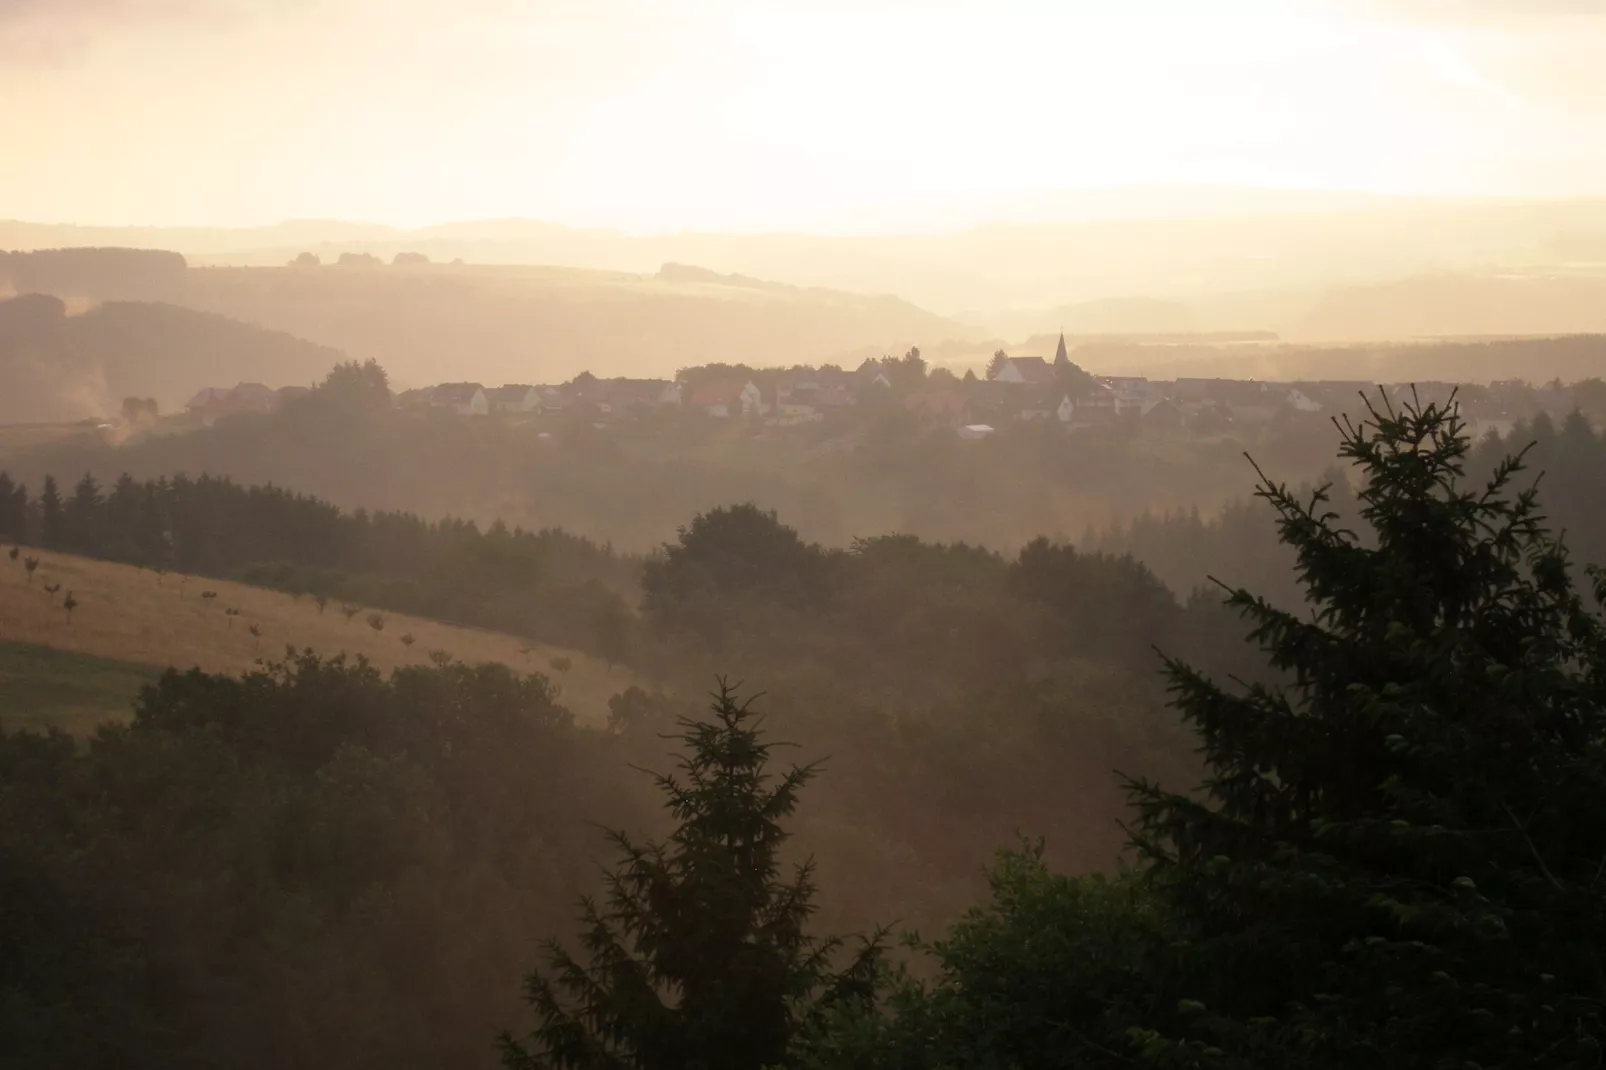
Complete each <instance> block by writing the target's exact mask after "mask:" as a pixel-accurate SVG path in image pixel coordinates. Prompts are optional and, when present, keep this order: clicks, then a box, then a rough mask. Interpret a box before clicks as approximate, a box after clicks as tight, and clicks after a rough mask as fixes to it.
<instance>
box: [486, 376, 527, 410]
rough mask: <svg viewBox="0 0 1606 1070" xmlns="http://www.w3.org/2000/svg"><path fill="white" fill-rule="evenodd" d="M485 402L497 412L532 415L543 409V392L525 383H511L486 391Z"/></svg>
mask: <svg viewBox="0 0 1606 1070" xmlns="http://www.w3.org/2000/svg"><path fill="white" fill-rule="evenodd" d="M485 400H486V401H487V403H489V405H490V407H491V408H493V409H495V410H496V411H497V412H514V413H530V412H535V411H537V410H538V409H540V408H541V391H540V389H539V388H537V387H533V386H526V385H524V384H523V383H510V384H508V385H507V386H499V387H497V388H496V389H495V390H488V391H486V393H485Z"/></svg>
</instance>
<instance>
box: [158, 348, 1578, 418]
mask: <svg viewBox="0 0 1606 1070" xmlns="http://www.w3.org/2000/svg"><path fill="white" fill-rule="evenodd" d="M907 371H908V369H907V366H905V365H901V364H900V362H897V361H871V360H867V361H865V362H864V363H863V364H862V365H860V366H859V367H858V368H857V369H851V370H850V369H843V368H838V367H835V366H833V365H827V366H825V367H822V368H817V369H811V368H797V369H791V370H785V371H783V370H779V369H777V370H773V371H763V372H755V373H751V374H740V375H739V374H731V373H729V371H728V370H726V371H721V370H720V369H706V370H705V373H704V374H701V375H699V374H696V373H692V374H689V375H686V376H683V377H682V379H680V380H670V379H598V378H596V377H595V376H592V375H589V374H584V375H580V376H578V377H576V378H575V379H573V380H571V381H570V382H568V383H564V384H562V385H559V386H542V385H527V384H510V385H506V386H499V387H486V386H483V385H482V384H480V383H443V384H440V385H438V386H432V387H426V388H424V389H420V390H409V391H406V392H404V393H402V394H400V395H398V396H397V398H396V404H397V406H398V407H400V408H403V409H409V410H414V411H439V412H444V413H448V414H451V415H455V416H462V417H481V416H486V417H488V416H492V415H497V414H502V415H507V416H515V417H516V416H535V415H538V414H549V413H557V412H577V413H580V414H583V415H586V416H589V417H591V418H593V419H595V420H598V421H606V420H608V419H612V418H619V417H626V416H629V415H631V414H639V413H641V412H642V411H644V410H650V409H661V408H666V407H672V408H674V409H677V410H680V411H685V412H696V413H701V414H703V415H705V416H707V417H711V418H714V419H721V420H725V419H747V420H756V421H762V422H763V423H764V424H767V425H771V426H797V425H803V424H809V423H817V422H823V421H825V420H827V419H828V418H831V417H833V416H834V415H837V414H841V413H845V412H848V411H851V410H852V409H853V408H854V407H861V408H871V407H886V406H901V407H902V408H903V409H905V410H906V411H908V412H910V413H912V414H914V415H915V416H917V417H918V418H920V419H921V420H922V421H923V422H926V423H928V424H932V425H936V426H946V427H951V428H953V429H954V430H955V431H956V432H957V433H958V434H959V436H960V437H962V438H968V439H975V438H986V437H988V436H990V435H992V434H993V433H994V432H995V429H996V428H997V427H999V426H1001V425H1004V424H1010V423H1018V422H1022V421H1034V420H1037V421H1047V422H1056V423H1058V424H1060V425H1062V426H1063V427H1065V428H1066V429H1068V430H1076V429H1081V428H1089V427H1098V426H1104V425H1109V424H1112V423H1115V422H1116V421H1122V420H1137V421H1141V422H1143V423H1146V424H1148V425H1150V426H1157V427H1177V428H1180V427H1193V428H1195V429H1197V430H1200V431H1204V430H1206V429H1208V428H1211V427H1219V426H1222V425H1224V424H1235V425H1243V424H1251V423H1265V422H1270V421H1272V420H1275V419H1278V418H1280V417H1297V416H1299V415H1302V414H1303V415H1310V414H1321V413H1330V412H1336V411H1352V410H1353V409H1354V408H1355V407H1356V405H1357V404H1358V402H1359V398H1358V397H1357V395H1359V394H1366V395H1369V396H1374V397H1375V396H1376V391H1377V390H1378V389H1379V387H1378V386H1377V384H1375V383H1372V382H1368V381H1320V382H1263V381H1256V380H1237V379H1203V378H1193V379H1190V378H1178V379H1173V380H1165V381H1161V380H1151V379H1146V378H1143V377H1139V376H1130V377H1122V376H1093V375H1089V374H1087V373H1086V372H1084V371H1083V370H1082V369H1081V368H1079V367H1077V366H1076V365H1075V364H1073V363H1072V362H1071V361H1070V359H1069V357H1068V354H1067V353H1066V349H1065V342H1064V339H1063V338H1062V339H1061V341H1060V345H1059V350H1058V352H1057V353H1056V354H1055V357H1054V359H1053V360H1052V361H1049V360H1047V359H1045V358H1043V357H1005V356H1000V358H998V359H997V360H996V361H995V364H994V366H993V367H992V368H991V369H990V377H989V378H986V379H981V378H977V377H976V376H975V375H974V374H967V375H966V376H965V377H964V378H963V379H960V378H958V377H956V376H954V375H952V374H951V373H948V372H946V371H942V370H939V371H937V372H935V373H933V374H931V375H925V374H923V373H922V372H923V370H922V371H917V372H916V373H915V374H914V375H913V376H910V375H908V374H907ZM1505 387H1510V390H1503V388H1505ZM1386 389H1387V390H1389V391H1390V392H1391V394H1392V395H1393V396H1396V397H1398V396H1401V395H1404V394H1408V393H1409V391H1410V390H1412V389H1417V390H1418V391H1419V394H1420V396H1421V397H1422V399H1423V400H1424V401H1426V400H1438V401H1443V400H1445V399H1446V398H1448V396H1449V394H1450V392H1451V391H1452V390H1454V389H1456V388H1455V387H1454V385H1453V384H1448V383H1429V384H1423V385H1422V386H1420V387H1405V386H1393V387H1387V388H1386ZM302 392H305V390H304V388H300V387H287V388H285V389H282V390H273V389H271V388H269V387H267V386H264V385H263V384H261V383H241V384H239V385H238V386H236V387H234V388H232V389H229V390H218V389H207V390H203V391H201V392H200V393H199V394H197V395H196V396H195V398H193V399H192V400H191V401H190V403H189V406H188V407H189V409H190V411H191V413H192V414H195V415H197V416H199V417H200V418H201V419H202V421H203V422H207V423H210V422H211V421H212V420H215V419H217V418H218V417H221V416H224V415H228V414H231V413H237V412H271V411H273V410H274V409H276V408H277V407H278V406H279V405H281V404H282V403H283V402H284V400H285V399H286V398H287V397H290V396H293V395H294V394H296V393H302ZM1522 392H1526V393H1525V394H1524V395H1523V396H1524V397H1525V398H1526V399H1527V400H1526V401H1525V402H1524V405H1525V406H1526V407H1527V408H1528V409H1531V410H1538V411H1560V412H1565V411H1567V410H1568V409H1570V407H1571V401H1570V395H1567V396H1564V397H1559V398H1558V399H1552V400H1554V406H1552V405H1551V404H1550V403H1549V402H1548V401H1547V399H1546V398H1545V397H1541V396H1539V395H1540V394H1542V393H1543V391H1542V390H1541V391H1540V392H1539V393H1536V392H1535V391H1534V390H1533V388H1530V387H1528V386H1527V385H1526V384H1521V383H1513V384H1501V383H1496V384H1492V385H1491V386H1490V387H1487V388H1482V387H1479V388H1474V389H1473V390H1471V391H1469V392H1464V393H1463V394H1462V397H1461V403H1462V408H1463V413H1464V414H1465V415H1467V416H1468V417H1469V419H1470V420H1471V421H1472V422H1473V423H1474V424H1475V425H1477V424H1496V423H1500V422H1509V421H1510V420H1511V419H1514V418H1516V417H1518V416H1524V415H1531V414H1532V413H1531V412H1529V411H1521V412H1519V411H1514V410H1515V409H1516V408H1517V407H1518V406H1517V405H1516V404H1515V403H1514V402H1513V400H1512V399H1513V398H1514V397H1516V396H1517V394H1518V393H1522ZM1562 393H1563V394H1565V393H1566V392H1565V391H1562Z"/></svg>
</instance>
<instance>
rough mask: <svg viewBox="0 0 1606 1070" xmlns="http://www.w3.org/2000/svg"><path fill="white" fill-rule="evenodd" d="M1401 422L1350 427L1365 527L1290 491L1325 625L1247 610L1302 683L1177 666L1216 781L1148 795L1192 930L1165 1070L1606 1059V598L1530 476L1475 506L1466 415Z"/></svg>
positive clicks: (1173, 978)
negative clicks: (1590, 582) (1217, 675)
mask: <svg viewBox="0 0 1606 1070" xmlns="http://www.w3.org/2000/svg"><path fill="white" fill-rule="evenodd" d="M1384 405H1385V407H1384V408H1383V409H1382V410H1376V409H1373V410H1371V411H1370V417H1369V418H1368V419H1366V420H1365V421H1364V422H1362V423H1361V424H1360V425H1358V426H1357V425H1353V424H1350V423H1349V422H1347V421H1346V422H1345V423H1344V424H1343V425H1342V426H1341V430H1342V431H1343V432H1344V441H1343V448H1342V453H1343V455H1344V456H1345V457H1346V458H1348V459H1349V460H1350V461H1352V462H1354V463H1355V464H1356V465H1358V466H1359V469H1360V475H1361V477H1362V486H1361V489H1360V491H1359V493H1358V506H1359V514H1360V517H1361V520H1362V521H1363V524H1362V525H1359V526H1360V527H1361V528H1362V529H1363V531H1364V532H1365V533H1364V534H1363V533H1362V531H1356V530H1351V529H1350V528H1348V527H1346V526H1344V525H1343V524H1341V523H1340V522H1339V519H1338V517H1337V516H1336V514H1335V513H1334V512H1333V511H1332V510H1331V509H1330V508H1329V507H1328V506H1327V504H1326V501H1327V498H1326V496H1325V495H1324V494H1322V493H1318V494H1317V495H1315V496H1314V497H1313V498H1311V499H1309V500H1300V499H1296V498H1295V497H1294V496H1293V495H1291V494H1290V492H1289V491H1288V490H1287V488H1286V487H1283V486H1281V485H1277V484H1273V483H1270V482H1263V484H1262V486H1261V488H1260V492H1259V493H1260V495H1261V497H1263V498H1264V499H1265V500H1266V501H1268V502H1269V503H1270V504H1271V505H1272V506H1273V507H1274V508H1275V509H1276V511H1277V515H1278V518H1279V520H1278V524H1279V527H1280V530H1281V534H1282V538H1283V540H1284V541H1285V542H1286V543H1287V544H1288V545H1289V546H1290V547H1292V548H1293V549H1294V551H1295V552H1296V554H1297V559H1298V573H1299V576H1300V579H1301V580H1302V582H1303V584H1304V587H1305V590H1306V592H1307V597H1308V601H1309V612H1308V613H1304V614H1296V613H1290V612H1284V611H1282V610H1279V609H1276V608H1273V606H1271V605H1270V604H1269V603H1268V602H1266V601H1265V600H1263V599H1261V598H1258V597H1256V596H1254V595H1252V594H1250V593H1249V592H1247V591H1244V590H1237V591H1234V592H1233V593H1232V595H1231V598H1230V604H1231V605H1233V606H1235V607H1237V608H1238V609H1239V610H1241V611H1242V612H1243V613H1244V614H1245V615H1246V616H1247V618H1248V620H1249V621H1250V622H1251V624H1252V626H1253V632H1252V634H1253V637H1254V639H1255V640H1257V641H1258V642H1259V643H1260V644H1261V645H1262V646H1263V647H1264V648H1265V650H1266V651H1267V652H1268V654H1269V660H1270V661H1271V663H1272V664H1273V665H1274V666H1275V667H1276V668H1277V669H1278V670H1280V671H1281V672H1282V673H1283V674H1285V679H1286V683H1285V685H1284V686H1283V687H1281V688H1271V687H1263V686H1255V687H1241V686H1240V687H1233V688H1223V687H1221V686H1218V685H1217V684H1216V683H1214V682H1213V681H1211V680H1209V679H1207V678H1205V677H1204V676H1203V675H1201V674H1200V673H1198V672H1195V671H1194V670H1192V669H1191V668H1189V667H1188V666H1186V665H1183V664H1180V663H1176V662H1172V663H1171V664H1170V673H1171V680H1172V686H1173V688H1174V694H1175V698H1176V702H1177V705H1178V707H1179V709H1180V710H1181V711H1182V713H1183V714H1184V715H1185V717H1186V718H1187V720H1189V721H1190V722H1191V723H1192V724H1193V725H1194V726H1195V727H1196V728H1197V729H1198V731H1199V733H1200V736H1201V738H1202V742H1203V755H1204V758H1205V761H1206V763H1207V768H1208V774H1209V775H1208V780H1207V782H1206V784H1205V786H1204V789H1205V790H1204V791H1202V792H1201V793H1199V794H1196V795H1183V794H1176V793H1172V792H1167V791H1163V790H1161V789H1159V788H1158V787H1156V786H1154V785H1151V784H1147V783H1135V784H1134V785H1133V795H1134V800H1135V802H1136V804H1137V806H1138V809H1139V813H1140V820H1139V823H1138V826H1137V831H1136V835H1135V839H1136V844H1137V847H1138V848H1139V850H1140V852H1141V854H1142V856H1143V857H1144V858H1145V859H1146V861H1147V866H1148V869H1149V872H1150V876H1151V879H1152V880H1153V881H1154V886H1155V888H1156V889H1157V890H1158V891H1159V892H1160V893H1161V894H1162V896H1163V898H1164V900H1165V901H1166V903H1167V905H1168V907H1169V908H1170V910H1171V912H1172V917H1174V918H1176V919H1178V921H1179V924H1180V931H1179V932H1178V934H1177V939H1176V942H1175V944H1174V946H1173V947H1172V951H1171V952H1170V953H1169V954H1170V956H1171V958H1170V964H1169V965H1168V966H1165V967H1164V968H1163V969H1160V970H1158V972H1157V973H1155V974H1154V975H1153V976H1152V980H1154V981H1155V985H1156V987H1155V996H1154V997H1152V998H1151V999H1150V1000H1149V1001H1148V1007H1149V1010H1147V1011H1144V1012H1142V1013H1139V1014H1135V1015H1133V1016H1132V1018H1129V1019H1128V1020H1129V1021H1134V1022H1135V1024H1134V1028H1133V1031H1132V1034H1131V1036H1132V1038H1133V1039H1135V1041H1136V1050H1137V1052H1139V1053H1141V1056H1142V1057H1143V1059H1144V1060H1145V1061H1148V1062H1150V1063H1152V1064H1154V1065H1165V1066H1218V1065H1219V1066H1257V1067H1259V1066H1300V1067H1355V1066H1373V1067H1476V1066H1484V1067H1493V1066H1503V1067H1540V1066H1545V1067H1556V1066H1596V1065H1600V1063H1601V1061H1602V1052H1601V1046H1600V1043H1601V1041H1600V1038H1601V1037H1602V1034H1603V1030H1606V1023H1603V1021H1602V1018H1603V1010H1606V970H1603V966H1602V956H1603V944H1606V806H1603V805H1602V800H1603V799H1606V719H1603V716H1602V711H1603V709H1606V675H1603V670H1606V632H1603V628H1602V622H1601V617H1600V615H1599V611H1598V607H1599V604H1600V603H1601V602H1602V601H1603V599H1606V577H1602V576H1601V575H1600V574H1598V573H1594V572H1593V571H1592V572H1591V575H1592V576H1593V578H1594V591H1593V592H1592V594H1593V602H1594V603H1595V605H1594V606H1593V607H1592V606H1590V605H1586V604H1585V600H1584V599H1583V598H1581V597H1580V596H1579V594H1578V593H1577V591H1576V590H1575V589H1574V586H1573V582H1572V577H1571V574H1570V566H1569V562H1568V558H1567V554H1566V551H1565V550H1564V548H1563V547H1562V546H1561V544H1560V543H1559V542H1558V540H1557V539H1556V538H1554V537H1553V536H1552V535H1551V533H1550V532H1548V531H1547V529H1546V525H1545V522H1544V518H1543V516H1542V515H1541V513H1540V512H1539V507H1538V504H1537V498H1536V494H1535V491H1534V489H1533V488H1532V487H1529V488H1528V489H1522V490H1518V489H1516V481H1517V479H1518V478H1519V476H1520V474H1521V473H1522V471H1523V465H1522V461H1521V458H1520V456H1519V457H1518V458H1514V459H1510V460H1507V461H1506V462H1505V463H1504V464H1502V465H1501V466H1500V467H1499V468H1498V469H1497V470H1496V471H1495V473H1494V475H1493V477H1492V478H1491V479H1490V480H1489V481H1488V482H1487V484H1486V485H1482V486H1471V487H1469V486H1468V485H1467V484H1466V481H1465V480H1464V479H1463V472H1462V465H1463V460H1464V458H1465V456H1466V453H1467V450H1468V440H1467V438H1466V436H1465V434H1464V432H1463V430H1462V424H1461V422H1460V420H1459V418H1458V416H1457V414H1456V412H1455V410H1454V409H1453V407H1452V408H1450V409H1448V410H1447V409H1443V408H1439V407H1435V406H1432V405H1429V406H1425V407H1422V406H1418V405H1416V404H1412V405H1408V406H1406V407H1405V408H1404V409H1403V410H1401V411H1395V410H1393V409H1392V408H1389V407H1387V403H1386V402H1385V403H1384ZM1173 1008H1174V1009H1173Z"/></svg>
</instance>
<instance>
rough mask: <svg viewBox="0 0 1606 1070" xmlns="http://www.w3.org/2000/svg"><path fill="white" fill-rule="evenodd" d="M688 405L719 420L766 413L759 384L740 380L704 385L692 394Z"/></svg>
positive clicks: (722, 380) (719, 381)
mask: <svg viewBox="0 0 1606 1070" xmlns="http://www.w3.org/2000/svg"><path fill="white" fill-rule="evenodd" d="M687 404H688V405H689V406H690V407H691V408H694V409H700V410H702V411H703V412H704V413H706V414H708V415H709V416H712V417H714V418H715V419H719V420H724V419H728V418H730V417H732V416H748V415H752V414H755V413H757V414H762V413H763V411H764V401H763V395H762V394H760V393H759V389H758V386H757V384H755V383H753V382H752V381H747V382H743V381H742V380H740V379H714V380H710V381H709V382H706V383H702V384H701V385H699V386H698V387H697V388H696V389H694V390H693V391H692V392H691V398H690V399H689V400H688V401H687Z"/></svg>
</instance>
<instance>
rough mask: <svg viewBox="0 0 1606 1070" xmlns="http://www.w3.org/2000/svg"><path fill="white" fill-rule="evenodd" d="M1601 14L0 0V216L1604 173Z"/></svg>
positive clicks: (753, 205)
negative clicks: (1600, 71) (1599, 67)
mask: <svg viewBox="0 0 1606 1070" xmlns="http://www.w3.org/2000/svg"><path fill="white" fill-rule="evenodd" d="M1602 55H1606V0H1599V2H1595V0H1576V2H1573V3H1568V2H1566V0H1437V2H1435V0H1343V2H1341V0H1326V2H1323V0H1210V2H1208V3H1205V2H1200V0H1099V2H1096V3H1093V2H1083V0H1040V2H1025V0H1020V2H1012V0H985V2H974V0H851V2H850V0H523V2H520V0H0V217H9V218H20V219H32V220H39V221H51V222H84V223H102V224H112V223H163V224H174V223H188V224H220V225H223V224H226V225H234V224H250V223H265V222H272V221H277V220H280V219H285V218H310V217H316V218H342V219H354V220H371V221H379V222H387V223H395V224H402V225H417V224H423V223H430V222H439V221H445V220H454V219H480V218H503V217H514V216H519V217H528V218H539V219H549V220H556V221H561V222H568V223H580V224H591V225H607V226H620V227H625V228H629V229H635V230H656V229H678V228H683V227H699V228H732V229H755V228H767V229H835V230H845V229H889V228H890V227H895V226H901V225H910V226H915V225H934V224H948V223H952V224H961V223H965V222H969V221H971V220H970V219H969V218H967V213H972V214H973V213H978V212H979V213H982V214H985V211H986V208H985V207H978V206H985V205H986V204H990V203H996V202H997V199H998V197H999V196H1000V195H1004V194H1007V193H1008V192H1009V191H1012V190H1027V189H1032V190H1040V189H1059V188H1076V187H1089V186H1109V185H1121V184H1128V183H1243V184H1250V185H1257V186H1282V187H1298V188H1327V189H1354V190H1369V191H1378V192H1404V193H1496V194H1516V195H1558V194H1586V193H1606V76H1602V75H1600V74H1599V73H1597V71H1596V69H1595V68H1596V67H1597V65H1598V63H1599V57H1600V56H1602Z"/></svg>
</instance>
